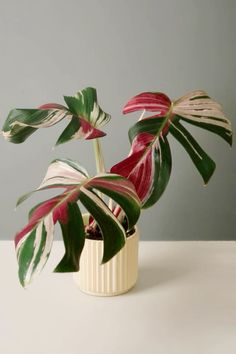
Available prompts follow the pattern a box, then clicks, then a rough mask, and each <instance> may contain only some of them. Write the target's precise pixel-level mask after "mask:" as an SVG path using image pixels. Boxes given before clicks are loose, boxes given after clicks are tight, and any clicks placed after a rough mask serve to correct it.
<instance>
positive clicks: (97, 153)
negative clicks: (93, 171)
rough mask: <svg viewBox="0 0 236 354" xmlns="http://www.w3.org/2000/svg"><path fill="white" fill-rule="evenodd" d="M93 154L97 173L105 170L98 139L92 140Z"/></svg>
mask: <svg viewBox="0 0 236 354" xmlns="http://www.w3.org/2000/svg"><path fill="white" fill-rule="evenodd" d="M93 148H94V155H95V161H96V168H97V173H104V172H106V169H105V163H104V158H103V154H102V147H101V143H100V141H99V139H94V140H93Z"/></svg>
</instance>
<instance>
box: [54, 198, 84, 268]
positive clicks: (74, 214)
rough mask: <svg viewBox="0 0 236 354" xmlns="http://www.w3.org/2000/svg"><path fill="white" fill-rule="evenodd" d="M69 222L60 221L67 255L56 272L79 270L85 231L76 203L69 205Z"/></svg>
mask: <svg viewBox="0 0 236 354" xmlns="http://www.w3.org/2000/svg"><path fill="white" fill-rule="evenodd" d="M67 213H68V222H63V220H61V221H59V222H60V226H61V231H62V235H63V240H64V246H65V255H64V256H63V258H62V260H61V261H60V263H59V264H58V265H57V267H56V268H55V270H54V272H59V273H62V272H77V271H79V262H80V255H81V253H82V250H83V247H84V242H85V233H84V223H83V218H82V215H81V212H80V209H79V207H78V205H77V204H76V203H68V205H67Z"/></svg>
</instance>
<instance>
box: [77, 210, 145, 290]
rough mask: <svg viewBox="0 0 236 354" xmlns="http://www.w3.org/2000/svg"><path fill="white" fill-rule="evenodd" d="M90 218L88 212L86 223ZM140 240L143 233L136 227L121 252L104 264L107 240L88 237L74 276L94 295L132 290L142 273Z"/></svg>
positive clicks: (82, 286)
mask: <svg viewBox="0 0 236 354" xmlns="http://www.w3.org/2000/svg"><path fill="white" fill-rule="evenodd" d="M87 220H88V215H85V216H84V222H85V224H86V222H87ZM138 241H139V232H138V229H137V227H136V228H135V231H134V233H133V234H132V235H130V236H128V237H127V240H126V244H125V246H124V247H123V248H122V249H121V250H120V251H119V253H117V254H116V255H115V256H114V257H113V258H112V259H111V260H110V261H109V262H107V263H105V264H102V265H101V260H102V255H103V241H102V240H91V239H86V241H85V245H84V249H83V252H82V255H81V260H80V271H79V272H77V273H74V275H73V277H74V281H75V282H76V284H77V285H78V286H79V288H80V290H82V291H83V292H85V293H87V294H90V295H96V296H114V295H119V294H122V293H125V292H127V291H128V290H129V289H131V288H132V287H133V286H134V285H135V283H136V281H137V276H138Z"/></svg>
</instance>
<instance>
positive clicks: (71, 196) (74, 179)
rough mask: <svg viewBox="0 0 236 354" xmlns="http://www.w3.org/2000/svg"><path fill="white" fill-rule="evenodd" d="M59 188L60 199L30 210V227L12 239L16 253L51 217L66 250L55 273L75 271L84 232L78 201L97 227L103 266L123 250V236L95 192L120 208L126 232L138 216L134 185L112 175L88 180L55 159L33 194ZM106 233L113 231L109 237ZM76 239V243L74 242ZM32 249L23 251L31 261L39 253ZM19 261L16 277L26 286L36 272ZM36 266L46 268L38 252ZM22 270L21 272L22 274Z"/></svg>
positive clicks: (74, 167) (73, 165)
mask: <svg viewBox="0 0 236 354" xmlns="http://www.w3.org/2000/svg"><path fill="white" fill-rule="evenodd" d="M58 187H59V188H64V189H65V191H64V192H63V193H62V194H61V195H57V196H56V197H53V198H51V199H49V200H47V201H45V202H42V203H40V204H38V206H37V207H35V208H33V210H31V212H30V218H29V223H28V224H27V225H26V227H25V228H24V229H23V230H22V231H21V232H20V233H18V234H17V235H16V238H15V243H16V249H17V253H19V252H21V250H22V249H23V248H22V247H24V245H25V244H27V243H28V242H30V241H31V239H32V237H33V236H30V235H32V233H34V232H35V230H37V228H38V227H39V226H40V225H41V223H43V222H44V220H46V218H47V217H48V215H52V220H53V224H55V223H56V222H57V221H59V222H60V224H61V226H62V232H63V237H64V243H65V248H66V252H65V256H64V257H63V259H62V261H61V262H60V263H59V266H58V267H57V268H56V271H57V272H59V271H63V272H64V271H74V270H75V269H78V266H79V257H80V254H81V251H82V246H83V239H84V229H83V227H82V224H81V218H80V216H79V215H80V214H79V213H80V211H79V209H78V208H77V207H76V206H75V203H76V202H77V201H79V200H80V201H81V202H82V204H84V206H85V207H87V209H88V211H89V212H90V213H91V214H92V216H93V218H94V219H95V221H96V222H97V224H98V225H99V227H100V230H101V233H102V236H103V240H104V257H103V262H106V261H108V260H109V259H111V258H112V257H113V256H114V255H115V254H116V253H117V252H118V251H119V250H120V249H121V248H122V247H123V245H124V242H125V235H126V232H125V230H124V228H123V227H122V225H121V223H120V222H119V221H118V220H117V219H116V218H115V217H114V215H113V214H112V212H111V211H110V209H109V208H108V206H107V205H106V204H105V203H104V202H103V201H102V200H101V199H100V198H99V197H98V195H97V191H101V192H103V193H104V194H105V195H107V196H110V197H111V198H112V199H113V200H114V201H115V202H117V203H118V204H120V206H121V207H122V209H123V211H124V213H125V215H126V218H127V220H128V225H129V228H132V227H133V226H134V225H135V223H136V222H137V220H138V217H139V214H140V201H139V199H138V196H137V194H136V192H135V189H134V187H133V185H132V184H131V183H130V182H129V181H127V180H126V179H124V178H123V177H121V176H117V175H112V174H104V175H99V176H97V177H93V178H89V177H88V173H87V172H86V171H85V169H84V168H82V167H81V166H80V165H78V164H77V163H75V162H74V161H72V160H66V159H62V160H59V159H57V160H55V161H53V162H52V164H51V165H50V166H49V168H48V171H47V173H46V176H45V178H44V180H43V182H42V183H41V184H40V186H39V187H38V188H37V189H36V191H40V190H43V189H48V188H58ZM31 194H32V192H31V193H28V194H26V195H25V196H23V197H22V198H20V199H19V201H18V204H20V203H21V202H22V201H24V200H25V199H26V198H28V197H29V196H30V195H31ZM109 230H112V233H111V234H110V235H109V232H108V231H109ZM52 234H53V229H51V231H50V239H52V237H53V235H52ZM76 235H77V237H78V239H76ZM28 237H29V240H28ZM47 237H49V236H48V234H47V235H46V236H45V238H47ZM33 245H34V246H32V247H31V251H29V249H28V248H26V249H27V250H28V251H27V252H28V253H30V252H31V256H30V257H31V258H32V257H33V256H32V254H35V250H34V248H36V249H38V244H37V242H34V243H33ZM40 249H41V248H40ZM72 249H73V251H72ZM48 255H49V253H48ZM48 255H47V256H48ZM28 257H29V256H28ZM76 257H77V258H76ZM76 259H77V260H76ZM18 261H19V274H22V276H21V283H22V284H23V285H25V284H26V283H29V282H30V281H31V279H32V278H33V276H34V269H35V268H34V267H31V268H30V269H28V268H27V264H28V263H27V262H25V263H22V262H21V258H18ZM37 263H40V264H43V265H44V264H45V261H44V262H42V260H41V257H40V251H38V253H37ZM22 267H23V269H24V271H22ZM41 269H42V267H41V268H39V270H41ZM26 275H27V277H26V278H25V276H26Z"/></svg>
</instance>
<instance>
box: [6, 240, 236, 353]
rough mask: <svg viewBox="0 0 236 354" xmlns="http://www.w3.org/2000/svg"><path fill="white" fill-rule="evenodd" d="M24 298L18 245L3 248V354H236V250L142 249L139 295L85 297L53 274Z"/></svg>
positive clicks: (57, 250) (56, 254) (56, 255)
mask: <svg viewBox="0 0 236 354" xmlns="http://www.w3.org/2000/svg"><path fill="white" fill-rule="evenodd" d="M62 253H63V246H62V243H61V242H55V243H54V247H53V252H52V254H51V257H50V260H49V262H48V264H47V266H46V268H45V269H44V271H43V273H42V274H41V276H40V277H39V278H38V279H36V280H35V281H34V283H33V284H32V285H31V286H30V287H29V288H28V289H27V290H24V289H22V288H21V287H20V285H19V283H18V280H17V268H16V260H15V254H14V246H13V243H12V242H7V241H2V242H0V280H1V288H0V291H1V293H0V299H1V301H0V353H1V354H80V353H83V354H139V353H140V354H141V353H142V354H149V353H150V354H152V353H154V354H235V353H236V242H141V243H140V275H139V281H138V284H137V285H136V287H135V288H134V289H133V290H132V291H130V292H129V293H127V294H125V295H121V296H117V297H110V298H100V297H93V296H89V295H85V294H83V293H81V292H80V291H79V290H78V289H77V288H76V286H75V285H74V283H73V280H72V276H71V274H53V273H51V270H52V269H53V266H55V265H56V263H57V262H58V261H59V260H60V257H61V256H62Z"/></svg>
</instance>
